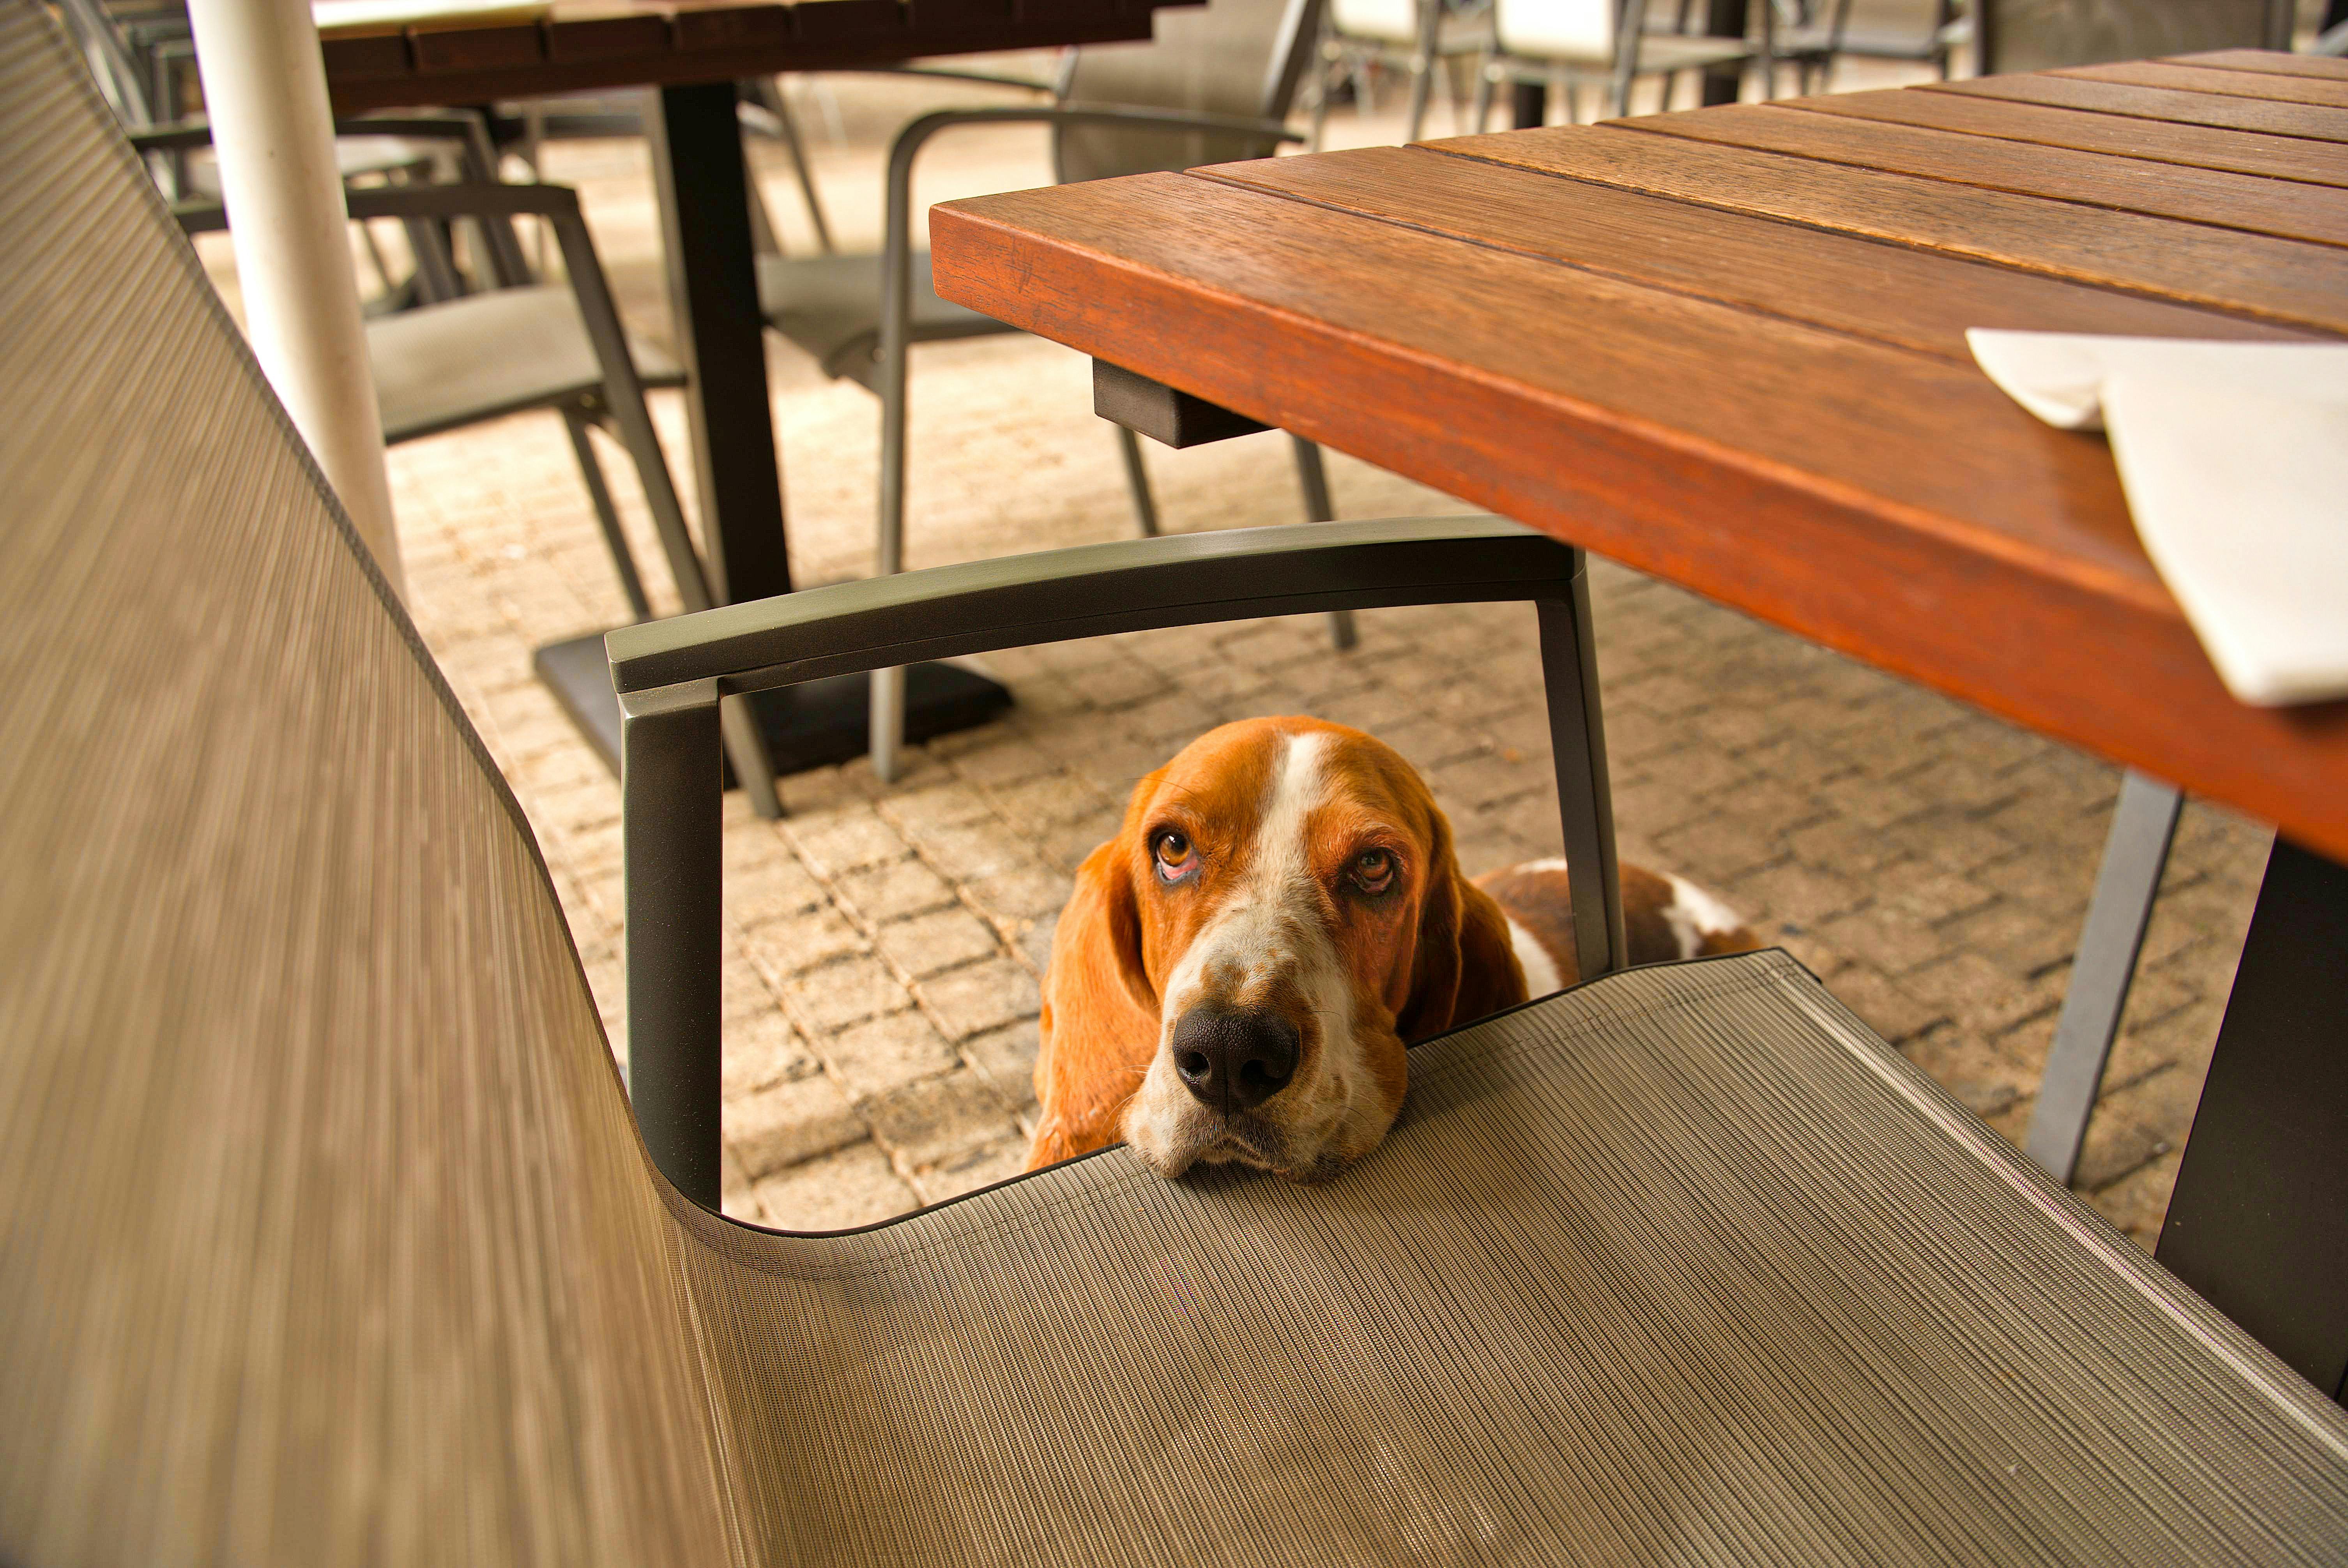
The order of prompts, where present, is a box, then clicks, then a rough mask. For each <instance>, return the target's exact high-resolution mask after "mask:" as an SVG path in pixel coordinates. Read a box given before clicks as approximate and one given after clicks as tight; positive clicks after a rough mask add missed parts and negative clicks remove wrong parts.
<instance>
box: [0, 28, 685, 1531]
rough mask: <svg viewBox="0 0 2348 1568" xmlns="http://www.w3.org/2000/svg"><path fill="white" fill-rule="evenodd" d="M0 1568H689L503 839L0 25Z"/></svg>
mask: <svg viewBox="0 0 2348 1568" xmlns="http://www.w3.org/2000/svg"><path fill="white" fill-rule="evenodd" d="M0 476H5V484H0V669H5V671H6V672H7V680H6V681H5V682H0V735H5V737H6V743H5V745H0V865H5V866H6V868H7V869H6V871H5V875H0V1562H5V1563H9V1564H11V1565H12V1568H46V1565H48V1564H54V1563H156V1564H164V1563H204V1562H237V1563H309V1564H326V1563H344V1562H355V1561H360V1560H367V1561H375V1562H384V1563H458V1562H469V1563H499V1562H545V1563H688V1562H698V1563H717V1562H723V1561H726V1557H727V1553H728V1551H729V1546H728V1541H727V1536H726V1522H725V1516H724V1511H723V1509H722V1508H721V1498H722V1497H723V1495H724V1488H723V1486H722V1485H721V1484H720V1483H719V1482H718V1481H716V1480H714V1479H713V1477H714V1476H716V1474H718V1473H719V1472H718V1471H717V1470H716V1461H715V1460H713V1459H712V1458H711V1451H712V1428H711V1427H710V1425H709V1422H708V1412H709V1409H710V1408H711V1407H710V1404H709V1401H708V1399H707V1398H706V1397H705V1394H704V1392H703V1390H702V1387H701V1383H700V1375H699V1372H698V1369H697V1364H696V1361H695V1358H694V1356H693V1353H692V1351H691V1350H690V1348H689V1344H688V1341H687V1339H686V1338H685V1335H684V1333H683V1332H682V1325H683V1323H684V1321H685V1296H684V1295H683V1292H682V1286H681V1276H679V1275H678V1274H677V1273H676V1272H675V1263H674V1261H673V1259H674V1255H675V1241H674V1237H675V1230H674V1227H673V1226H672V1225H671V1224H670V1222H669V1220H668V1218H667V1216H666V1214H665V1212H664V1209H663V1208H662V1206H661V1204H660V1201H659V1199H658V1198H657V1196H656V1195H655V1190H654V1186H653V1178H652V1177H651V1175H650V1174H649V1171H648V1167H647V1166H646V1164H645V1163H644V1160H643V1158H642V1155H641V1148H640V1145H639V1144H638V1143H636V1141H635V1138H634V1135H633V1125H632V1122H631V1121H630V1118H629V1116H628V1112H627V1108H626V1105H625V1103H624V1102H623V1097H622V1091H621V1090H620V1086H619V1083H618V1081H617V1077H616V1075H615V1073H614V1071H613V1065H612V1062H611V1060H610V1056H609V1053H608V1051H607V1050H606V1049H605V1047H604V1045H603V1042H602V1034H601V1029H600V1025H599V1023H598V1020H597V1015H596V1011H595V1008H594V1004H593V1001H592V998H591V997H590V996H589V994H588V990H587V988H586V985H585V983H584V980H583V979H582V976H581V974H580V971H579V967H578V962H577V959H576V957H575V955H574V954H573V952H572V947H571V941H570V937H569V935H568V932H567V931H566V929H565V927H564V925H563V921H562V917H561V912H560V910H559V908H558V907H557V906H556V904H555V901H554V897H553V894H552V892H551V887H550V886H549V885H548V882H547V879H546V876H545V873H544V870H543V867H542V866H541V864H540V862H539V860H538V858H537V854H536V850H535V846H534V845H533V844H532V842H531V840H530V835H529V833H528V830H527V829H526V827H525V826H524V825H522V822H521V819H520V813H519V812H518V810H517V809H516V808H515V806H514V804H513V802H512V799H511V797H510V794H507V792H506V791H505V788H504V786H503V784H501V783H500V782H499V779H498V776H497V774H496V772H495V770H494V769H493V768H491V767H490V766H489V764H488V763H487V761H486V758H485V757H484V756H482V755H481V754H480V753H479V750H478V746H477V743H476V742H475V741H474V740H473V737H472V733H471V730H470V728H469V726H468V724H467V723H466V721H465V719H464V716H463V714H462V713H461V712H459V711H458V708H457V706H456V704H455V702H454V700H453V699H452V698H451V696H450V694H449V692H448V690H447V688H446V686H445V685H444V684H443V683H442V682H440V680H439V678H438V674H437V673H436V672H435V671H434V670H433V668H432V665H431V661H430V659H429V658H428V656H427V655H426V654H425V652H424V651H423V650H422V648H421V646H420V645H419V644H417V641H415V638H414V634H413V631H412V629H410V628H409V627H408V625H407V621H406V620H405V618H404V617H402V616H400V615H399V614H398V613H397V612H396V610H395V609H394V608H393V607H392V606H391V605H390V603H389V602H388V600H387V598H386V594H385V592H384V590H383V587H382V583H381V580H380V579H379V578H377V577H376V574H375V572H374V570H373V568H372V566H371V565H370V564H369V563H367V562H366V559H364V556H363V554H362V548H361V547H360V546H359V545H358V544H357V542H356V539H355V535H353V534H352V532H351V531H350V528H349V525H348V523H347V521H346V520H345V519H344V518H342V517H341V515H340V513H339V510H338V508H337V507H335V504H334V502H333V500H332V499H331V497H329V495H328V493H327V491H326V487H325V485H324V481H323V480H322V478H321V477H320V476H319V474H318V472H317V470H316V468H315V466H314V465H313V464H312V463H311V462H310V460H309V458H308V456H307V455H306V453H305V452H304V449H303V447H302V446H301V443H300V440H299V438H298V437H297V436H295V435H294V434H293V429H292V427H291V425H289V424H288V423H287V422H286V420H285V418H284V416H283V413H282V411H281V410H280V409H279V408H278V406H277V405H276V403H275V401H274V399H273V397H272V396H271V395H270V394H269V391H268V389H267V387H266V386H265V384H263V382H262V380H261V378H260V374H259V372H258V371H257V369H256V368H255V367H254V365H253V364H252V358H251V356H250V354H248V353H247V352H246V350H245V347H244V344H243V343H242V340H241V339H240V338H239V336H238V335H237V333H236V329H235V327H234V325H233V324H232V323H230V321H229V320H228V318H227V316H226V314H225V313H224V312H223V311H222V310H221V306H220V303H219V301H218V299H217V297H216V296H215V295H214V293H213V292H212V289H211V284H210V282H208V281H207V280H206V279H205V277H204V275H203V273H202V272H201V269H200V268H199V267H198V265H197V264H196V261H195V257H194V255H193V253H192V251H190V249H189V248H188V246H187V243H186V241H184V240H182V239H181V238H180V235H179V233H178V231H177V227H176V225H175V224H173V223H172V222H171V220H170V216H169V214H168V213H167V212H166V211H165V210H164V209H163V206H162V203H161V200H160V198H159V197H158V196H157V195H156V193H155V191H154V189H153V187H152V185H151V183H150V182H149V180H148V179H147V178H146V176H145V174H144V172H143V171H142V170H141V169H140V168H139V165H138V163H137V161H136V160H135V159H133V158H132V157H131V156H130V153H129V149H128V148H127V147H126V146H125V145H124V144H123V141H122V139H121V136H120V133H119V132H118V130H116V129H115V128H114V126H113V125H112V123H111V122H110V120H108V118H107V117H106V115H105V111H104V108H103V107H102V106H101V105H100V104H99V103H98V100H97V97H96V94H95V92H94V91H93V89H92V88H91V87H89V86H88V82H87V79H86V78H85V77H84V75H83V73H82V69H81V67H80V66H79V64H78V62H77V61H76V60H75V59H74V57H73V56H72V54H71V52H70V51H69V49H68V48H67V46H66V45H65V44H64V42H63V40H62V38H61V37H60V36H58V35H57V32H56V30H55V28H54V25H53V24H52V23H51V22H50V21H49V19H48V18H47V17H46V15H44V14H43V12H42V11H41V9H40V7H39V6H38V5H36V4H33V3H32V0H0Z"/></svg>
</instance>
